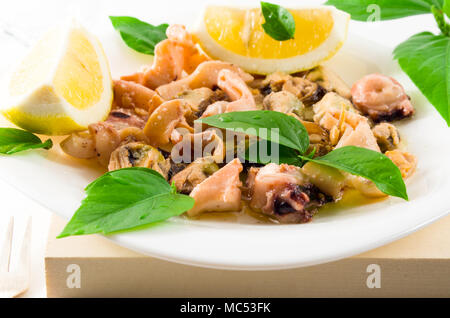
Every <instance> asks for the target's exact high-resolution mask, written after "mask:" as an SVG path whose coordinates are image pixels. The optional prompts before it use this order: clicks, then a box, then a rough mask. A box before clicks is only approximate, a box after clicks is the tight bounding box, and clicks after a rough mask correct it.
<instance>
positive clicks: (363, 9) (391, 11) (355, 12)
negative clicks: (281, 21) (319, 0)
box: [325, 0, 443, 21]
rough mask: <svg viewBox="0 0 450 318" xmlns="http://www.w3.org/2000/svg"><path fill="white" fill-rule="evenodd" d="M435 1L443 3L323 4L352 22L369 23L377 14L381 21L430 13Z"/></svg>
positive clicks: (346, 0)
mask: <svg viewBox="0 0 450 318" xmlns="http://www.w3.org/2000/svg"><path fill="white" fill-rule="evenodd" d="M435 1H437V2H438V3H442V2H443V0H328V1H327V2H326V3H325V4H327V5H332V6H335V7H336V8H338V9H340V10H342V11H345V12H347V13H350V14H351V16H352V19H353V20H358V21H369V20H372V18H373V17H374V15H376V14H377V13H379V18H380V19H381V20H392V19H398V18H403V17H408V16H412V15H418V14H425V13H430V12H431V6H432V5H433V4H434V2H435ZM377 10H378V12H377ZM375 20H376V19H375Z"/></svg>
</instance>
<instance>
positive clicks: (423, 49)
mask: <svg viewBox="0 0 450 318" xmlns="http://www.w3.org/2000/svg"><path fill="white" fill-rule="evenodd" d="M394 57H395V58H396V59H397V60H398V63H399V64H400V66H401V68H402V69H403V71H405V73H406V74H408V76H409V77H410V78H411V80H412V81H413V82H414V84H416V86H417V87H418V88H419V89H420V91H421V92H422V93H423V94H424V95H425V96H426V97H427V98H428V100H429V101H430V103H431V104H433V106H434V107H435V108H436V109H437V111H438V112H439V114H441V116H442V117H443V118H444V119H445V120H446V122H447V125H449V126H450V38H449V37H446V36H444V35H434V34H432V33H430V32H423V33H419V34H416V35H413V36H412V37H411V38H409V39H408V40H406V41H405V42H403V43H401V44H400V45H399V46H397V48H396V49H395V51H394Z"/></svg>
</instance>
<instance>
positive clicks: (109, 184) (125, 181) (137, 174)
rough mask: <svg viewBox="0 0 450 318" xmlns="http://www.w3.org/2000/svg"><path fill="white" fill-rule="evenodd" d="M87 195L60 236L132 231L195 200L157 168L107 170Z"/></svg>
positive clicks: (181, 209)
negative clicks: (168, 180)
mask: <svg viewBox="0 0 450 318" xmlns="http://www.w3.org/2000/svg"><path fill="white" fill-rule="evenodd" d="M85 191H86V195H87V197H86V198H85V199H84V200H83V201H82V203H81V206H80V207H79V208H78V210H77V211H76V212H75V214H74V215H73V217H72V219H71V220H70V221H69V223H68V224H67V225H66V227H65V228H64V230H63V231H62V232H61V234H60V235H59V236H58V238H62V237H66V236H70V235H84V234H94V233H103V234H108V233H112V232H117V231H122V230H129V229H133V228H136V227H139V226H142V225H147V224H151V223H155V222H160V221H164V220H167V219H169V218H171V217H173V216H176V215H181V214H183V213H184V212H186V211H188V210H189V209H191V208H192V207H193V205H194V199H192V198H191V197H189V196H187V195H183V194H177V193H176V191H174V188H173V186H171V185H169V183H167V181H166V180H165V179H164V178H163V177H162V176H161V175H160V174H159V173H158V172H156V171H154V170H151V169H147V168H125V169H120V170H115V171H111V172H108V173H106V174H104V175H103V176H101V177H100V178H98V179H97V180H95V181H94V182H92V183H91V184H90V185H88V186H87V187H86V189H85Z"/></svg>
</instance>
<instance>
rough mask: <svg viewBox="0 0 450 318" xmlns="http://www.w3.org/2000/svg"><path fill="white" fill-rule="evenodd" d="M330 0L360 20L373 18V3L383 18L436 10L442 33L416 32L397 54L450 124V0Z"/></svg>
mask: <svg viewBox="0 0 450 318" xmlns="http://www.w3.org/2000/svg"><path fill="white" fill-rule="evenodd" d="M326 4H330V5H334V6H335V7H337V8H338V9H341V10H344V11H346V12H348V13H350V14H351V16H352V19H354V20H359V21H369V20H370V21H373V19H370V17H371V15H373V14H374V12H372V11H371V10H370V8H371V7H370V6H371V5H372V8H373V6H374V5H376V6H378V8H379V14H380V19H381V20H389V19H396V18H402V17H407V16H411V15H416V14H426V13H427V14H433V16H434V17H435V20H436V22H437V25H438V27H439V29H440V31H441V34H438V35H435V34H433V33H430V32H422V33H418V34H416V35H413V36H412V37H410V38H409V39H407V40H406V41H404V42H403V43H401V44H400V45H398V46H397V47H396V48H395V50H394V58H395V59H397V60H398V62H399V64H400V67H401V68H402V70H403V71H404V72H405V73H406V74H407V75H408V76H409V77H410V78H411V80H412V81H413V82H414V84H415V85H416V86H417V87H418V88H419V90H420V91H421V92H422V93H423V95H425V97H426V98H427V99H428V100H429V101H430V103H431V104H432V105H433V106H434V108H436V110H437V111H438V112H439V114H440V115H441V116H442V118H444V120H445V121H446V122H447V125H448V126H450V67H449V65H450V25H449V24H448V23H447V22H446V19H445V15H447V17H450V1H449V0H445V1H444V0H329V1H328V2H327V3H326Z"/></svg>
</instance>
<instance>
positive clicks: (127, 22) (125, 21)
mask: <svg viewBox="0 0 450 318" xmlns="http://www.w3.org/2000/svg"><path fill="white" fill-rule="evenodd" d="M109 18H110V20H111V23H112V25H113V26H114V28H115V29H116V30H117V31H119V33H120V36H121V37H122V39H123V41H124V42H125V43H126V44H127V45H128V46H129V47H130V48H132V49H133V50H135V51H138V52H141V53H144V54H150V55H153V54H154V53H155V46H156V44H158V43H159V42H161V41H162V40H164V39H166V38H167V37H166V29H167V27H168V24H160V25H158V26H154V25H151V24H149V23H146V22H143V21H141V20H139V19H136V18H133V17H109Z"/></svg>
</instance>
